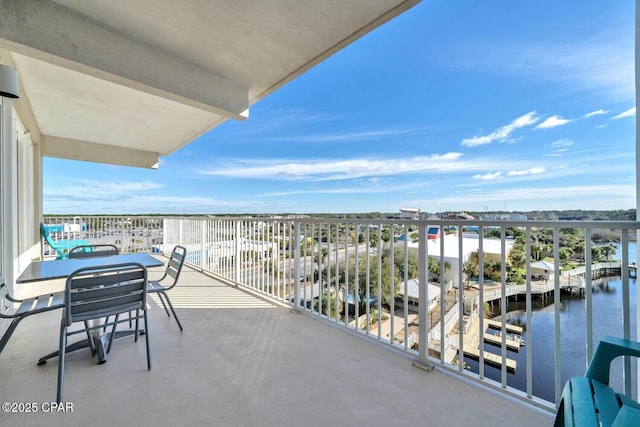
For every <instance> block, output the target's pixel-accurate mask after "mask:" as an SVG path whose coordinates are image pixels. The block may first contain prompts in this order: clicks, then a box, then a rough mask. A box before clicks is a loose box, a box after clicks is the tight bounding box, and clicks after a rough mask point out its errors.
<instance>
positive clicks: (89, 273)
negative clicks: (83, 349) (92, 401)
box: [57, 263, 151, 402]
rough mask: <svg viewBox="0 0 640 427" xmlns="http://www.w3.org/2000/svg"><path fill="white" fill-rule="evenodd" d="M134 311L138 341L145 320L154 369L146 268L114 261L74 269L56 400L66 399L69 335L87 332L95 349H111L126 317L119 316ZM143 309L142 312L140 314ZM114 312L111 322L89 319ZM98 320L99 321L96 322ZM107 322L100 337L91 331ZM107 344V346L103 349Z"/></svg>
mask: <svg viewBox="0 0 640 427" xmlns="http://www.w3.org/2000/svg"><path fill="white" fill-rule="evenodd" d="M132 311H135V313H136V316H135V332H134V336H135V341H138V330H139V329H138V322H139V320H140V318H142V319H143V320H144V330H145V334H144V335H145V341H146V350H147V369H148V370H150V369H151V353H150V350H149V324H148V321H147V269H146V268H145V267H144V266H143V265H142V264H138V263H123V264H111V265H107V266H103V267H86V268H81V269H79V270H76V271H75V272H73V273H72V274H71V275H70V276H69V277H68V278H67V280H66V283H65V291H64V310H63V313H62V320H61V322H60V348H59V353H58V354H59V357H58V389H57V401H58V402H62V400H63V386H64V362H65V354H66V347H67V337H68V336H70V335H74V334H78V333H85V334H87V337H88V339H89V342H90V346H91V348H92V350H94V346H95V347H96V348H97V347H100V351H103V352H105V353H109V351H110V350H111V344H112V343H113V339H114V337H115V335H116V326H117V325H118V324H119V323H122V322H126V321H127V320H120V319H119V316H120V314H122V313H130V312H132ZM141 312H142V314H140V313H141ZM110 316H115V320H113V321H112V322H109V324H108V325H102V324H94V325H92V326H90V325H89V324H88V322H90V321H98V320H99V319H104V318H108V317H110ZM76 322H83V324H84V325H85V327H84V328H82V329H78V330H72V331H70V330H69V327H70V326H71V325H72V324H73V323H76ZM96 323H99V322H96ZM105 326H113V329H112V330H111V332H110V333H103V334H102V335H100V336H99V337H95V336H93V335H92V334H91V331H97V332H99V331H100V330H101V329H103V328H104V327H105ZM105 345H106V350H105V349H104V347H105Z"/></svg>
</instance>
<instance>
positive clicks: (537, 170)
mask: <svg viewBox="0 0 640 427" xmlns="http://www.w3.org/2000/svg"><path fill="white" fill-rule="evenodd" d="M544 171H545V169H544V168H543V167H540V166H536V167H533V168H530V169H525V170H517V171H515V170H513V171H509V172H508V173H507V175H508V176H522V175H537V174H541V173H544Z"/></svg>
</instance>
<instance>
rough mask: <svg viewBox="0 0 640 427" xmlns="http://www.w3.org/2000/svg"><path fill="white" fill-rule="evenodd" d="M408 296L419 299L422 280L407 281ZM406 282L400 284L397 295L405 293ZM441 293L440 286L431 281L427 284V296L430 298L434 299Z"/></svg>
mask: <svg viewBox="0 0 640 427" xmlns="http://www.w3.org/2000/svg"><path fill="white" fill-rule="evenodd" d="M406 283H407V296H408V297H410V298H415V299H418V296H419V289H420V281H419V280H418V279H411V280H408V281H407V282H406ZM404 285H405V282H402V283H401V284H400V286H398V288H397V289H396V290H395V291H396V294H397V295H404V287H405V286H404ZM439 295H440V287H439V286H435V285H432V284H431V283H429V284H428V285H427V297H428V299H429V300H433V299H435V298H437V297H438V296H439Z"/></svg>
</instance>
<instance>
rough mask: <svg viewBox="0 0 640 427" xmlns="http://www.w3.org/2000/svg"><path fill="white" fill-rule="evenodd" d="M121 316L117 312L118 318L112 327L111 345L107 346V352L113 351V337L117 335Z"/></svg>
mask: <svg viewBox="0 0 640 427" xmlns="http://www.w3.org/2000/svg"><path fill="white" fill-rule="evenodd" d="M119 318H120V315H119V314H116V318H115V320H114V321H113V328H111V335H110V336H109V345H108V346H107V353H109V352H110V351H111V344H112V343H113V338H114V337H115V336H116V326H118V319H119Z"/></svg>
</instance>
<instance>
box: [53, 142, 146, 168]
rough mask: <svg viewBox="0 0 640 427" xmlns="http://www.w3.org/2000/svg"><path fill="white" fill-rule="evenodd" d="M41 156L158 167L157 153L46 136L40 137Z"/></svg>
mask: <svg viewBox="0 0 640 427" xmlns="http://www.w3.org/2000/svg"><path fill="white" fill-rule="evenodd" d="M42 155H43V156H48V157H57V158H60V159H71V160H82V161H87V162H96V163H106V164H111V165H121V166H134V167H140V168H151V169H157V167H158V153H154V152H151V151H144V150H136V149H133V148H125V147H115V146H113V145H105V144H96V143H95V142H87V141H77V140H73V139H67V138H58V137H54V136H47V135H43V136H42Z"/></svg>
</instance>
